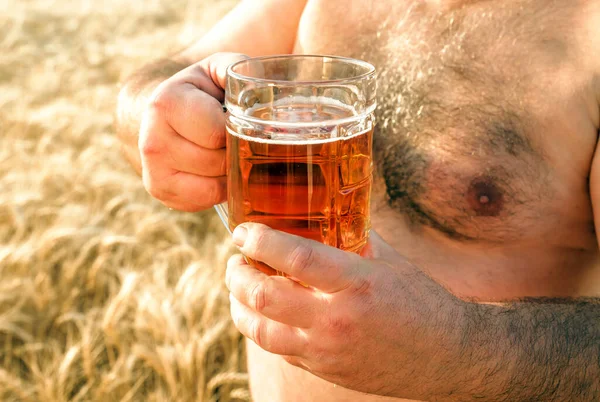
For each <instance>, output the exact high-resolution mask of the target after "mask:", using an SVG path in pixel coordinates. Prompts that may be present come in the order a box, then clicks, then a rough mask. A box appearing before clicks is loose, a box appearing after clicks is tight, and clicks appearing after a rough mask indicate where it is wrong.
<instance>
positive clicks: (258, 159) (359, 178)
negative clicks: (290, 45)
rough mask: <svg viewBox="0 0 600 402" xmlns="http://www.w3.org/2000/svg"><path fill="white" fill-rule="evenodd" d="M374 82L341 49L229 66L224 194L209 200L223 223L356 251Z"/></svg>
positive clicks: (364, 220) (365, 210)
mask: <svg viewBox="0 0 600 402" xmlns="http://www.w3.org/2000/svg"><path fill="white" fill-rule="evenodd" d="M376 90H377V81H376V73H375V67H374V66H373V65H371V64H369V63H367V62H365V61H361V60H356V59H350V58H346V57H337V56H324V55H279V56H265V57H257V58H251V59H246V60H241V61H239V62H237V63H234V64H232V65H230V66H229V67H228V68H227V80H226V83H225V100H224V106H225V108H226V110H227V113H226V118H225V121H226V128H227V175H228V178H227V186H228V188H227V190H228V197H227V203H223V204H219V205H215V210H216V211H217V213H218V214H219V217H220V218H221V220H222V221H223V223H224V224H225V225H226V226H227V228H228V229H229V230H230V231H232V230H233V229H234V228H235V227H236V226H238V225H239V224H241V223H244V222H259V223H263V224H266V225H268V226H270V227H271V228H274V229H278V230H281V231H284V232H288V233H292V234H295V235H299V236H303V237H306V238H309V239H313V240H316V241H319V242H322V243H325V244H327V245H330V246H333V247H337V248H340V249H342V250H346V251H350V252H356V253H358V252H360V251H361V250H362V249H363V247H364V246H365V244H366V242H367V237H368V233H369V227H370V220H369V203H370V193H371V185H372V176H371V175H372V145H371V144H372V140H373V138H372V137H373V127H374V125H375V115H374V111H375V107H376V105H377V100H376ZM250 262H251V263H252V264H253V265H254V266H256V267H257V268H259V269H262V270H263V271H264V272H267V273H269V274H273V273H279V272H276V271H274V270H272V269H271V268H270V267H268V266H266V265H264V264H263V263H261V262H257V261H251V260H250Z"/></svg>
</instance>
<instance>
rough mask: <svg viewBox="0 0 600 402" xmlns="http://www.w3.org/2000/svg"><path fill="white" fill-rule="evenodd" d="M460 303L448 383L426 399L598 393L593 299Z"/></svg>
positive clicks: (599, 318)
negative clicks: (457, 335) (460, 316)
mask: <svg viewBox="0 0 600 402" xmlns="http://www.w3.org/2000/svg"><path fill="white" fill-rule="evenodd" d="M463 307H464V310H463V311H464V312H465V314H464V315H463V317H464V321H463V322H462V323H461V327H462V331H461V335H460V341H459V345H457V352H458V353H456V354H455V360H454V363H453V366H455V367H454V369H453V370H451V371H452V373H448V377H449V378H447V380H449V381H448V382H447V384H452V388H453V389H451V388H448V389H447V392H446V394H445V395H440V396H439V398H436V399H434V400H448V401H461V402H466V401H502V402H503V401H507V402H508V401H511V402H517V401H581V402H585V401H598V400H600V302H599V300H598V299H587V300H551V299H549V300H526V301H523V302H518V303H510V304H507V305H504V306H497V305H486V304H474V303H465V304H464V305H463ZM440 378H442V377H440ZM450 393H452V395H449V394H450Z"/></svg>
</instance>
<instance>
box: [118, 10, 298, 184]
mask: <svg viewBox="0 0 600 402" xmlns="http://www.w3.org/2000/svg"><path fill="white" fill-rule="evenodd" d="M306 1H307V0H245V1H242V2H241V3H240V4H239V5H237V6H236V7H235V8H234V9H233V10H232V11H231V12H230V13H229V14H227V15H226V16H225V17H224V18H223V19H221V20H220V21H219V22H218V23H217V24H216V25H215V26H214V27H213V28H212V29H211V30H210V31H209V32H208V33H207V34H206V35H204V36H203V37H202V38H201V39H200V40H198V41H197V42H196V43H194V44H192V45H191V46H189V47H188V48H186V49H185V50H183V51H181V52H179V53H176V54H174V55H171V56H169V57H165V58H162V59H159V60H156V61H154V62H152V63H150V64H148V65H146V66H144V67H142V68H141V69H140V70H138V71H136V72H135V73H134V74H132V75H131V76H130V77H129V78H128V79H127V80H126V81H125V83H124V85H123V88H122V89H121V91H120V93H119V99H118V103H117V113H116V115H117V116H116V120H117V121H116V125H117V134H118V136H119V139H120V140H121V143H122V145H123V150H124V153H125V155H126V157H127V159H128V160H129V161H130V162H131V164H132V166H133V167H134V169H135V170H136V171H137V172H138V173H140V172H141V164H140V155H139V151H138V131H139V128H140V122H141V117H142V114H143V111H144V110H145V108H146V106H147V102H148V99H149V98H150V95H151V94H152V92H153V91H154V89H155V88H156V87H157V86H158V85H159V84H160V83H161V82H162V81H164V80H165V79H167V78H169V77H171V76H172V75H173V74H175V73H177V72H179V71H180V70H182V69H184V68H186V67H188V66H190V65H191V64H193V63H195V62H197V61H200V60H202V59H204V58H206V57H208V56H210V55H211V54H213V53H218V52H237V53H244V54H247V55H249V56H260V55H268V54H280V53H291V52H292V51H293V46H294V42H295V38H296V31H297V28H298V23H299V20H300V17H301V15H302V11H303V10H304V6H305V4H306Z"/></svg>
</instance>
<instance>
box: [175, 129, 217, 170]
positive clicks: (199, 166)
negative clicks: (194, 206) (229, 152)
mask: <svg viewBox="0 0 600 402" xmlns="http://www.w3.org/2000/svg"><path fill="white" fill-rule="evenodd" d="M169 137H170V138H168V139H167V153H168V157H169V162H170V166H171V167H172V168H173V169H175V170H178V171H182V172H187V173H193V174H195V175H199V176H208V177H218V176H224V175H225V173H226V167H227V165H226V163H225V162H226V155H225V149H208V148H204V147H201V146H199V145H196V144H194V143H193V142H191V141H188V140H187V139H185V138H183V137H181V136H179V135H177V134H175V133H172V134H171V135H169Z"/></svg>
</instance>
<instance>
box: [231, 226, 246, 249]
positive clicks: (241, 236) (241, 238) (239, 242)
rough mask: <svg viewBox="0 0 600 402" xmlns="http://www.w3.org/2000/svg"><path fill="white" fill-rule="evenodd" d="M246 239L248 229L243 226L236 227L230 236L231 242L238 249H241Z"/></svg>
mask: <svg viewBox="0 0 600 402" xmlns="http://www.w3.org/2000/svg"><path fill="white" fill-rule="evenodd" d="M247 237H248V229H246V228H245V227H243V226H238V227H236V228H235V230H234V231H233V234H232V239H233V242H234V243H235V245H236V246H238V247H243V246H244V243H245V242H246V238H247Z"/></svg>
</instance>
